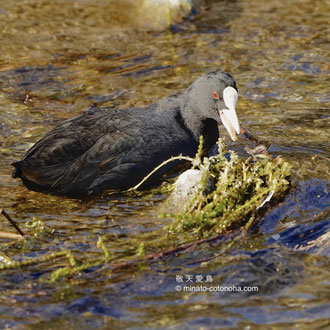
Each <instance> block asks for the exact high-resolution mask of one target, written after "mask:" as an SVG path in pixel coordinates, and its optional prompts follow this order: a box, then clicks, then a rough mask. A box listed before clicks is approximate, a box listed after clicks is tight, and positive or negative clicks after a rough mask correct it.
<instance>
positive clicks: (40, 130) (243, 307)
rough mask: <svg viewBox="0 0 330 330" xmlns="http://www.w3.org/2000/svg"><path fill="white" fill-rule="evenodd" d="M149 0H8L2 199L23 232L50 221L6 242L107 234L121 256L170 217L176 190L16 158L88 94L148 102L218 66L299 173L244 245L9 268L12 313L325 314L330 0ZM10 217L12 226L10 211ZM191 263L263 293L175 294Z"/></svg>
mask: <svg viewBox="0 0 330 330" xmlns="http://www.w3.org/2000/svg"><path fill="white" fill-rule="evenodd" d="M142 3H143V1H140V2H139V1H128V0H127V1H122V2H120V5H119V4H118V3H117V2H111V1H110V2H109V1H101V0H99V1H83V0H74V1H57V2H56V3H55V2H52V1H47V0H44V1H32V0H27V1H24V2H8V1H2V0H1V1H0V18H1V19H0V30H1V31H2V33H1V35H0V45H1V53H0V119H1V126H0V143H1V144H0V153H1V158H0V168H1V173H0V189H1V194H0V207H2V208H4V209H5V210H6V211H7V212H8V213H9V214H10V215H11V216H12V217H13V218H14V219H16V220H17V222H18V223H19V224H20V226H21V228H22V229H23V230H24V231H26V232H29V230H31V229H28V228H26V227H25V224H26V223H27V221H28V220H30V219H31V218H33V217H38V218H39V219H41V220H42V221H43V222H44V224H45V225H46V227H47V230H48V232H47V231H44V232H43V233H41V234H40V235H38V236H36V237H34V238H30V239H28V240H27V242H26V244H25V245H24V246H23V247H22V246H16V247H15V248H14V247H7V248H6V247H4V245H2V248H1V251H3V252H5V253H7V254H8V256H10V257H12V258H13V259H17V260H20V259H22V258H28V257H35V256H40V255H43V254H47V253H50V252H53V251H61V250H63V249H69V250H71V251H72V252H73V253H74V255H75V256H76V258H77V259H79V258H81V257H86V256H89V257H90V258H94V257H95V256H97V255H98V254H99V251H100V249H99V248H97V246H96V243H97V240H98V237H99V236H102V237H103V239H104V242H105V244H106V246H107V248H108V250H109V252H110V253H111V254H113V255H116V256H128V255H132V254H134V253H135V251H136V248H137V247H138V245H139V244H140V242H141V241H145V245H146V249H147V251H148V240H150V241H151V240H153V241H156V240H157V235H159V233H160V232H161V229H162V228H163V226H164V223H167V221H165V220H164V219H160V218H158V217H157V206H158V205H160V204H161V201H162V200H164V199H165V197H166V195H157V196H153V197H150V196H149V195H148V192H144V193H143V194H142V196H131V197H129V196H125V195H122V194H117V195H114V196H100V197H98V198H96V199H94V200H90V201H80V200H70V199H65V198H60V197H52V196H47V195H42V194H39V193H35V192H31V191H27V189H26V188H24V187H23V186H22V184H21V183H20V182H18V181H17V180H14V179H12V178H11V171H12V168H11V166H10V163H11V162H13V161H15V160H17V159H19V158H20V157H21V156H22V155H23V154H24V151H25V150H27V149H28V148H29V147H30V146H31V145H32V144H33V143H34V142H35V141H37V140H38V139H39V138H41V137H42V136H43V134H44V133H45V132H46V131H47V130H49V129H50V128H51V127H53V126H54V125H55V124H56V123H58V122H59V121H61V120H63V119H65V118H69V117H72V116H74V115H76V114H79V113H81V112H82V111H84V110H86V109H87V108H88V107H90V106H92V105H99V104H102V106H103V105H104V106H111V107H119V108H124V107H127V106H138V105H144V104H149V103H151V102H154V101H156V100H159V99H160V98H162V97H165V96H168V95H170V94H173V93H176V92H178V91H181V90H183V89H185V88H186V87H187V86H188V85H189V84H190V83H191V82H192V81H193V80H194V79H196V78H197V77H199V76H200V75H202V74H204V73H206V72H208V71H211V70H215V69H217V70H218V69H222V70H225V71H228V72H230V73H232V74H233V75H234V77H235V79H236V81H237V84H238V89H239V95H240V98H239V103H238V109H237V112H238V116H239V118H240V120H241V122H242V123H243V124H244V126H245V127H247V128H248V129H249V131H250V132H251V133H252V134H253V135H255V136H257V137H258V138H259V139H262V140H264V141H265V142H266V143H267V144H268V145H269V150H270V152H271V153H272V154H274V155H279V154H280V155H282V156H283V157H285V158H286V159H287V160H289V161H290V162H291V163H292V164H293V166H294V178H295V179H294V182H295V187H294V189H292V191H291V193H290V194H289V195H288V196H287V198H286V199H285V201H284V202H283V203H281V204H280V205H279V206H277V207H275V208H273V209H271V210H269V212H268V213H267V214H266V215H265V217H264V220H263V222H261V223H260V225H259V226H258V227H255V228H254V230H253V231H252V232H251V233H249V235H248V237H247V240H246V241H245V243H244V244H243V245H241V246H239V247H237V248H236V249H234V250H233V251H232V252H229V253H227V254H225V255H223V256H221V257H218V258H215V259H211V260H210V261H209V262H206V263H203V262H199V260H202V259H205V258H208V257H210V256H213V255H214V254H216V253H217V252H219V249H220V246H221V242H218V244H204V245H201V246H199V247H198V248H196V249H194V250H188V251H185V252H184V253H181V254H180V253H179V254H177V255H175V256H170V257H167V258H163V259H162V260H161V261H159V260H158V261H156V262H153V263H150V264H148V265H147V266H141V267H131V268H130V267H129V268H126V269H123V270H120V271H117V272H114V273H112V272H111V269H110V267H107V266H106V265H104V266H99V267H91V268H89V269H88V270H86V271H84V272H82V273H81V274H80V275H76V276H74V277H73V278H71V279H69V280H61V281H59V282H58V283H56V284H50V283H49V282H48V281H47V276H48V275H49V274H50V272H51V271H53V270H54V267H53V264H52V262H49V263H48V264H47V267H46V269H45V267H42V268H41V267H40V266H31V267H28V268H26V269H24V270H23V271H22V270H15V271H2V272H1V273H0V281H1V289H0V290H1V294H0V315H1V316H0V327H1V328H4V327H10V328H13V327H19V326H24V325H26V326H27V325H33V327H34V328H57V327H58V326H65V327H72V328H78V327H84V328H86V327H92V326H93V327H101V328H102V327H104V328H109V327H113V328H121V327H142V326H145V327H146V326H149V327H160V328H162V327H164V328H165V327H169V326H171V327H173V328H180V329H181V328H200V327H204V328H212V327H221V326H222V327H235V326H236V327H240V328H241V327H244V326H254V327H256V328H258V327H260V328H264V327H265V326H274V327H275V328H289V327H292V326H294V325H297V326H299V327H300V328H306V329H311V328H318V327H320V328H321V327H326V325H327V324H328V322H329V314H330V303H329V294H328V292H329V275H330V271H329V256H330V246H329V229H330V219H329V213H330V206H329V204H330V203H329V202H330V197H329V183H330V181H329V168H330V162H329V156H330V154H329V152H330V150H329V149H330V145H329V141H330V130H329V120H330V111H329V101H330V100H329V93H328V90H329V79H328V74H329V64H328V57H327V56H328V53H327V33H328V32H327V30H328V15H327V12H329V6H328V5H327V2H326V1H309V0H300V1H298V0H294V1H290V2H289V3H288V2H287V1H284V0H277V1H267V2H265V1H261V0H252V1H248V0H245V1H205V2H199V3H198V6H197V7H196V9H195V10H193V11H192V13H191V14H189V16H188V19H182V17H183V16H186V15H187V13H188V11H187V8H181V9H180V10H177V9H172V12H171V15H170V16H169V13H168V12H167V10H168V8H167V7H166V8H162V9H161V10H155V8H157V7H152V8H149V7H148V6H147V7H142V8H143V9H141V8H140V6H141V4H142ZM127 8H129V10H127ZM148 8H149V9H148ZM150 17H152V19H153V20H152V21H151V20H150ZM169 20H173V21H172V22H173V25H172V26H169ZM174 20H176V21H174ZM224 135H225V133H224ZM228 144H229V146H230V147H232V148H234V149H237V150H240V151H242V149H243V143H232V142H229V140H228ZM0 230H3V231H11V230H12V231H13V229H11V228H10V227H9V225H8V224H7V223H6V222H5V219H4V218H3V219H1V222H0ZM0 242H1V243H2V244H5V243H6V242H8V241H7V240H5V239H0ZM176 243H177V242H175V241H174V242H173V245H175V244H176ZM148 252H154V251H148ZM63 264H64V265H65V261H63ZM188 274H190V275H194V276H196V275H203V276H204V278H206V276H207V275H209V276H212V278H213V282H212V283H213V284H214V285H219V286H233V285H236V286H238V285H252V286H258V288H259V291H258V292H249V293H242V292H220V293H219V292H176V291H175V286H176V285H178V284H179V283H178V282H177V276H180V275H182V276H183V278H184V280H186V275H188ZM194 284H196V285H197V283H194Z"/></svg>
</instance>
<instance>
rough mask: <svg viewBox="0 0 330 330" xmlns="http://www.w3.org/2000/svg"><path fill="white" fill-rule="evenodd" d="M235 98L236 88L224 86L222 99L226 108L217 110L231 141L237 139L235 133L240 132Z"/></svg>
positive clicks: (236, 96)
mask: <svg viewBox="0 0 330 330" xmlns="http://www.w3.org/2000/svg"><path fill="white" fill-rule="evenodd" d="M237 99H238V93H237V91H236V89H235V88H233V87H230V86H228V87H226V88H225V89H224V91H223V101H224V103H225V105H226V107H227V109H223V110H219V114H220V118H221V121H222V124H223V126H225V128H226V130H227V131H228V133H229V135H230V137H231V139H232V140H233V141H236V140H237V134H239V133H240V127H239V122H238V118H237V115H236V110H235V108H236V104H237ZM236 133H237V134H236Z"/></svg>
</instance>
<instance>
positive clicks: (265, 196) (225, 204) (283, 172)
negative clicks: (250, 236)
mask: <svg viewBox="0 0 330 330" xmlns="http://www.w3.org/2000/svg"><path fill="white" fill-rule="evenodd" d="M218 150H219V154H218V155H216V156H212V157H210V158H208V157H204V158H203V159H202V158H201V157H200V161H199V164H198V167H199V169H200V170H201V171H202V172H203V176H202V182H201V183H200V184H199V185H198V189H197V190H196V192H195V194H194V197H193V198H192V199H191V201H190V202H189V204H188V205H186V206H185V208H184V210H183V211H181V212H179V213H178V214H175V215H174V217H175V220H174V221H173V223H172V224H171V225H170V226H169V230H170V231H171V232H175V233H179V232H183V231H188V232H191V233H194V234H197V235H200V236H204V237H209V236H211V235H218V234H221V233H223V232H225V231H227V230H229V229H234V228H237V227H240V226H244V225H246V224H252V222H253V220H254V219H255V218H256V215H257V214H258V212H259V210H260V209H262V208H263V207H264V206H265V204H266V203H268V202H275V201H279V200H281V199H282V198H283V197H284V195H285V192H286V191H287V190H288V189H289V188H290V180H289V176H290V168H291V167H290V165H289V164H288V163H287V162H286V161H285V160H284V159H282V158H280V157H277V158H275V159H274V158H272V157H271V156H269V155H265V154H260V155H256V156H255V155H252V156H251V157H249V158H247V159H246V160H244V159H241V158H239V157H238V155H237V154H236V153H235V152H234V151H229V152H228V151H227V149H226V147H225V144H224V142H223V140H221V139H219V141H218Z"/></svg>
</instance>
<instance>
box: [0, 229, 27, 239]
mask: <svg viewBox="0 0 330 330" xmlns="http://www.w3.org/2000/svg"><path fill="white" fill-rule="evenodd" d="M0 237H1V238H11V239H18V238H21V237H22V235H19V234H16V233H9V232H7V231H0Z"/></svg>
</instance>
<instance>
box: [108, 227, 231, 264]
mask: <svg viewBox="0 0 330 330" xmlns="http://www.w3.org/2000/svg"><path fill="white" fill-rule="evenodd" d="M228 232H230V231H228ZM223 236H224V233H221V234H219V235H216V236H212V237H209V238H202V239H199V240H196V241H193V242H189V243H185V244H182V245H180V246H177V247H171V248H168V249H166V250H163V251H159V252H155V253H151V254H148V255H146V256H145V257H143V258H134V259H131V260H128V261H124V262H122V263H118V264H114V265H112V270H118V269H121V268H126V267H128V266H132V265H134V264H136V263H138V262H142V261H151V260H153V259H156V258H161V257H165V256H168V255H171V254H174V253H177V252H181V251H184V250H187V249H189V248H191V247H196V246H199V245H201V244H203V243H210V242H213V241H216V240H218V239H219V238H221V237H223ZM230 245H232V243H231V244H230ZM226 251H227V249H226V250H225V251H224V252H226Z"/></svg>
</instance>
